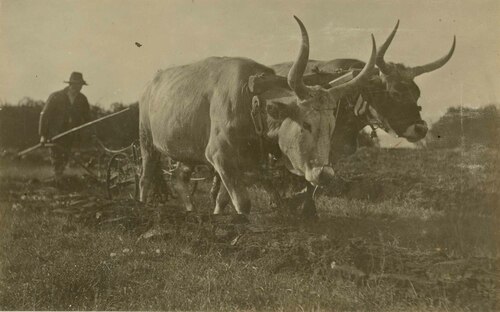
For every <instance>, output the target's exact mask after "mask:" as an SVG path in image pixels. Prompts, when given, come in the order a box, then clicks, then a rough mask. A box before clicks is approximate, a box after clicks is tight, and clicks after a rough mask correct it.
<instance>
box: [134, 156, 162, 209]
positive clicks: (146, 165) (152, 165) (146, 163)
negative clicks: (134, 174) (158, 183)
mask: <svg viewBox="0 0 500 312" xmlns="http://www.w3.org/2000/svg"><path fill="white" fill-rule="evenodd" d="M142 155H143V157H142V175H141V180H140V182H139V186H140V194H139V200H140V201H141V202H143V203H146V201H147V199H148V195H149V192H150V190H151V187H152V186H153V184H154V178H155V174H156V171H157V170H160V155H159V154H158V152H156V151H151V152H150V151H145V150H144V149H142Z"/></svg>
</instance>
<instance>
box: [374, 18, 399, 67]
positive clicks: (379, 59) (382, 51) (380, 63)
mask: <svg viewBox="0 0 500 312" xmlns="http://www.w3.org/2000/svg"><path fill="white" fill-rule="evenodd" d="M398 27H399V20H398V22H397V23H396V26H394V29H393V30H392V32H391V34H390V35H389V37H387V39H386V40H385V42H384V44H383V45H381V46H380V48H379V49H378V51H377V61H376V63H377V66H378V68H379V69H380V71H382V73H384V74H386V75H388V74H389V73H390V70H389V68H388V67H387V64H386V63H385V61H384V55H385V52H386V51H387V48H389V46H390V45H391V42H392V39H394V36H395V35H396V32H397V31H398Z"/></svg>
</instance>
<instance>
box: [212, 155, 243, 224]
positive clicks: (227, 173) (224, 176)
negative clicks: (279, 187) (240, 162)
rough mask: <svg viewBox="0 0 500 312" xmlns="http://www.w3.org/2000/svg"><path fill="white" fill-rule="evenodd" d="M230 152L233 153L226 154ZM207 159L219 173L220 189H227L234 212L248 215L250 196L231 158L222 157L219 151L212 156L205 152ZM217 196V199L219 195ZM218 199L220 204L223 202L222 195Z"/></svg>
mask: <svg viewBox="0 0 500 312" xmlns="http://www.w3.org/2000/svg"><path fill="white" fill-rule="evenodd" d="M232 154H234V153H227V154H226V155H232ZM226 158H227V157H226ZM207 159H208V160H209V161H210V163H212V165H213V166H214V168H215V170H216V171H217V172H218V173H219V176H220V178H221V180H222V184H223V185H221V190H222V189H223V188H225V189H226V190H227V193H228V194H229V197H230V198H231V201H232V203H233V205H234V208H235V209H236V212H237V213H238V214H240V215H248V214H249V213H250V207H251V203H250V197H249V196H248V191H247V189H246V186H245V185H244V183H243V179H242V178H243V177H242V175H241V173H240V170H239V169H238V167H237V166H236V164H234V163H232V162H231V160H228V159H224V157H222V155H221V153H220V152H216V153H215V155H213V156H211V155H210V154H209V153H207ZM219 194H220V192H219ZM217 198H218V199H219V196H217ZM220 199H221V202H220V204H223V200H222V199H223V197H222V196H221V197H220Z"/></svg>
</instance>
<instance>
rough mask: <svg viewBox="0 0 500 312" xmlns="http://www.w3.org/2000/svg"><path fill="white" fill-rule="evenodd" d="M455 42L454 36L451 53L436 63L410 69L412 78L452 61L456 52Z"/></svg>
mask: <svg viewBox="0 0 500 312" xmlns="http://www.w3.org/2000/svg"><path fill="white" fill-rule="evenodd" d="M455 42H456V37H455V36H453V44H452V45H451V49H450V51H449V52H448V54H446V55H445V56H443V57H442V58H440V59H439V60H437V61H434V62H432V63H429V64H426V65H423V66H416V67H412V68H410V69H409V73H410V75H411V77H416V76H418V75H422V74H424V73H428V72H431V71H433V70H436V69H438V68H440V67H442V66H443V65H444V64H446V63H447V62H448V61H449V60H450V58H451V56H452V55H453V52H455Z"/></svg>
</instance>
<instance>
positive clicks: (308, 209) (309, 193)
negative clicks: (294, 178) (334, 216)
mask: <svg viewBox="0 0 500 312" xmlns="http://www.w3.org/2000/svg"><path fill="white" fill-rule="evenodd" d="M314 189H315V187H314V186H312V185H311V184H309V183H307V186H306V188H305V189H304V190H303V191H302V195H303V197H302V196H301V197H302V202H301V206H302V207H301V208H302V209H301V210H302V216H304V217H305V218H314V217H316V216H317V215H316V203H315V202H314V198H313V194H314Z"/></svg>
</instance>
